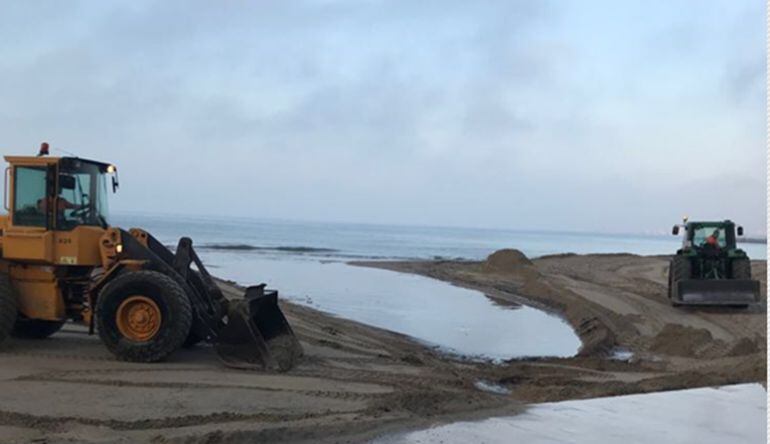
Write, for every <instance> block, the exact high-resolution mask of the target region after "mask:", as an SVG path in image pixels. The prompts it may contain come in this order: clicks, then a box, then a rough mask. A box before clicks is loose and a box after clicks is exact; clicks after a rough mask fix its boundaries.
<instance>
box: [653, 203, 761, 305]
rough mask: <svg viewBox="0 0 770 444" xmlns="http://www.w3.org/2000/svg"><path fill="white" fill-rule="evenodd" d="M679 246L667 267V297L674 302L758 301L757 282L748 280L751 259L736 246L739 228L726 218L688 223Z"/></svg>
mask: <svg viewBox="0 0 770 444" xmlns="http://www.w3.org/2000/svg"><path fill="white" fill-rule="evenodd" d="M680 228H684V229H685V234H684V236H683V237H682V247H681V248H680V249H679V250H677V252H676V255H674V257H673V258H672V259H671V264H670V266H669V290H668V296H669V299H670V300H671V302H672V303H673V304H674V305H682V304H690V305H736V306H746V305H748V304H751V303H755V302H757V301H758V300H759V282H758V281H756V280H753V279H751V262H750V261H749V257H748V256H747V255H746V252H745V251H743V250H741V249H740V248H738V246H737V242H736V235H737V236H742V235H743V228H742V227H740V226H736V225H735V223H733V222H732V221H730V220H724V221H716V222H713V221H712V222H700V221H699V222H688V221H687V219H686V218H685V220H684V223H683V224H681V225H674V228H673V230H672V234H674V235H678V234H679V229H680Z"/></svg>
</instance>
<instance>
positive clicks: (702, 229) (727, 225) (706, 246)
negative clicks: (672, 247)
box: [672, 220, 743, 252]
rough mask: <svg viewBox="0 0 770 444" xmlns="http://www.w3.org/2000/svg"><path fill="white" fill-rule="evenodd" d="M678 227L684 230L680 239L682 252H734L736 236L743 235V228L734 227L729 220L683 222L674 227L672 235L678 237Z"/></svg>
mask: <svg viewBox="0 0 770 444" xmlns="http://www.w3.org/2000/svg"><path fill="white" fill-rule="evenodd" d="M680 227H683V228H684V229H685V236H684V237H683V238H682V250H688V249H695V250H705V251H709V250H719V251H723V252H727V251H730V250H735V249H736V248H737V246H736V234H737V235H738V236H742V235H743V227H740V226H737V227H736V225H735V223H733V222H732V221H730V220H725V221H717V222H687V221H686V220H685V222H684V223H683V224H682V225H674V228H673V230H672V234H674V235H678V234H679V229H680Z"/></svg>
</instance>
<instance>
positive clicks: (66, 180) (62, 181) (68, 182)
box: [59, 174, 75, 190]
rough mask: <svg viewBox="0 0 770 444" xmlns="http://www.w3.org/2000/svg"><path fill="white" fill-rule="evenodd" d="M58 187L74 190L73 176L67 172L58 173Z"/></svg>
mask: <svg viewBox="0 0 770 444" xmlns="http://www.w3.org/2000/svg"><path fill="white" fill-rule="evenodd" d="M59 188H61V189H62V190H74V189H75V178H74V177H73V176H70V175H68V174H59Z"/></svg>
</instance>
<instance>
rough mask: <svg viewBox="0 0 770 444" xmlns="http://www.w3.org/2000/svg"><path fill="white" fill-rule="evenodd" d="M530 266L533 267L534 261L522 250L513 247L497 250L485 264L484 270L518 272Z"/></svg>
mask: <svg viewBox="0 0 770 444" xmlns="http://www.w3.org/2000/svg"><path fill="white" fill-rule="evenodd" d="M528 267H532V261H530V260H529V259H528V258H527V256H526V255H525V254H524V253H522V252H521V251H519V250H515V249H512V248H506V249H504V250H497V251H495V252H494V253H492V254H490V255H489V256H488V257H487V260H486V261H484V264H483V268H484V271H496V272H503V273H506V272H516V271H520V270H521V269H522V268H528Z"/></svg>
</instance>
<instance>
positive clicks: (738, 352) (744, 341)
mask: <svg viewBox="0 0 770 444" xmlns="http://www.w3.org/2000/svg"><path fill="white" fill-rule="evenodd" d="M758 351H759V347H758V345H757V343H756V342H755V341H752V340H751V339H749V338H741V340H739V341H738V342H736V343H735V345H734V346H733V347H732V348H731V349H730V352H729V353H728V354H727V356H743V355H748V354H751V353H756V352H758Z"/></svg>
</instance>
